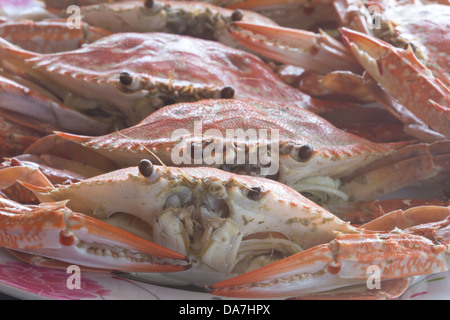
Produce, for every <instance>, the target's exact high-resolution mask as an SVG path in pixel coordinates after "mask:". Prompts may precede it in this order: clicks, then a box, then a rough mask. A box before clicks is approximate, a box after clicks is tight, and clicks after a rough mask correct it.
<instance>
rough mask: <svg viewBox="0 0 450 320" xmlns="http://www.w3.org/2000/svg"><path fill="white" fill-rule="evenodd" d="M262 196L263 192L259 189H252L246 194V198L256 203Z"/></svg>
mask: <svg viewBox="0 0 450 320" xmlns="http://www.w3.org/2000/svg"><path fill="white" fill-rule="evenodd" d="M262 196H263V191H262V189H261V188H260V187H253V188H251V189H250V190H248V192H247V198H249V199H250V200H252V201H258V200H259V199H261V198H262Z"/></svg>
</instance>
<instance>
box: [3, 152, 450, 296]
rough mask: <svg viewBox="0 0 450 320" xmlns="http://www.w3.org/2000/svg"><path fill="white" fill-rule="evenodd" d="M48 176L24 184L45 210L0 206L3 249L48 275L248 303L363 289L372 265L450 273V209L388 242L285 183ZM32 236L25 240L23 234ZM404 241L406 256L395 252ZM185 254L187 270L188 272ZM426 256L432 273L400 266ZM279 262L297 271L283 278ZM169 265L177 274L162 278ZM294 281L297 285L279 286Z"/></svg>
mask: <svg viewBox="0 0 450 320" xmlns="http://www.w3.org/2000/svg"><path fill="white" fill-rule="evenodd" d="M7 174H14V172H12V171H11V170H8V172H7ZM3 177H4V173H2V178H3ZM42 177H43V176H40V178H39V176H35V178H34V179H33V181H32V184H30V183H26V182H22V183H23V184H24V185H25V186H26V187H28V188H29V189H30V190H32V191H33V192H34V193H35V194H36V196H37V197H38V198H39V199H40V201H41V204H40V205H39V206H37V207H25V206H23V205H19V204H14V203H12V202H10V201H8V200H5V199H1V200H2V201H1V202H0V203H1V204H2V207H3V209H2V211H1V214H0V218H1V219H0V223H1V228H0V230H1V235H2V236H1V237H0V241H1V242H0V244H1V246H3V247H6V248H9V249H12V250H18V251H19V252H21V253H19V254H18V255H17V256H18V257H20V258H22V259H25V260H27V261H29V262H30V263H35V264H37V265H39V266H47V267H59V268H61V267H63V268H64V267H66V266H67V264H73V263H76V264H78V265H80V266H83V267H87V268H100V269H112V270H121V269H123V270H126V271H136V272H144V273H146V272H153V273H156V274H153V275H152V274H139V275H140V276H143V277H147V276H148V277H150V278H153V277H157V279H158V280H157V281H158V282H165V281H166V282H167V281H170V280H167V279H165V278H168V279H171V278H174V279H175V280H176V281H177V283H178V284H188V283H192V284H195V285H199V286H203V285H205V284H206V285H209V286H210V287H209V288H210V290H211V291H212V292H213V293H217V294H222V295H238V296H242V295H246V296H247V297H251V296H252V295H248V294H249V293H250V294H255V296H259V297H262V296H296V295H302V294H305V293H308V294H311V293H315V292H321V291H324V290H328V289H335V288H339V287H342V286H348V285H354V284H360V283H365V281H366V279H365V276H362V275H361V273H362V272H363V271H361V269H364V266H366V265H367V264H371V265H377V266H379V267H380V268H384V269H383V270H385V271H383V273H382V275H381V276H382V279H383V280H384V279H392V278H394V279H397V278H405V277H410V276H414V275H420V274H429V273H433V272H441V271H444V270H447V269H448V268H449V266H448V253H449V252H448V239H447V238H448V231H447V230H448V216H449V214H450V212H449V210H448V208H445V207H421V208H419V209H418V211H415V214H408V213H405V214H401V216H402V217H403V218H404V220H405V221H407V222H406V224H404V225H403V226H401V225H399V226H400V227H405V228H406V229H405V231H404V232H401V231H393V232H391V233H389V232H387V233H383V232H370V231H366V230H365V229H361V228H355V227H353V226H351V225H350V224H348V223H346V222H343V221H341V220H340V219H338V218H337V217H336V216H334V215H332V214H331V213H329V212H327V211H326V210H325V209H323V208H321V207H320V206H318V205H316V204H315V203H313V202H311V201H309V200H307V199H306V198H304V197H302V196H301V195H300V194H299V193H298V192H296V191H294V190H293V189H291V188H289V187H287V186H285V185H283V184H280V183H278V182H275V181H271V180H267V179H263V178H256V177H250V176H243V175H235V174H232V173H228V172H224V171H222V170H218V169H213V168H171V167H165V166H156V165H153V164H152V163H151V162H150V161H148V160H142V161H141V162H140V164H139V167H131V168H127V169H121V170H119V171H115V172H111V173H108V174H105V175H101V176H97V177H94V178H91V179H88V180H84V181H80V182H78V183H74V184H70V185H67V186H59V187H54V186H53V185H52V184H51V183H49V182H48V180H46V179H44V178H42ZM94 193H95V194H96V196H95V197H92V194H94ZM77 212H82V213H83V214H80V213H77ZM396 214H397V215H398V214H399V212H397V213H396ZM86 215H87V216H86ZM88 216H90V217H88ZM91 217H93V218H94V219H92V218H91ZM389 217H390V216H385V217H384V219H385V220H386V219H387V218H389ZM446 219H447V220H446ZM99 220H100V221H99ZM388 220H390V219H388ZM396 220H397V221H399V219H398V218H397V219H396ZM383 221H384V220H383ZM394 221H395V220H394ZM400 221H401V220H400ZM424 221H429V222H432V223H431V224H430V225H427V224H423V223H424ZM105 222H106V223H108V224H111V225H113V227H109V226H108V227H106V226H105V225H104V223H105ZM374 223H375V227H374V229H376V230H379V229H378V228H380V226H383V227H385V228H388V227H387V226H386V225H387V224H386V223H385V222H373V224H374ZM417 224H419V226H418V227H411V228H407V227H410V225H417ZM114 226H115V227H114ZM116 227H118V228H116ZM119 228H120V229H119ZM121 229H125V230H126V231H123V230H121ZM367 229H369V230H370V228H369V226H367ZM24 230H26V233H25V234H26V235H27V236H26V237H23V236H19V235H20V234H23V232H24ZM86 231H88V232H86ZM427 231H428V232H427ZM129 232H130V233H134V234H135V235H137V236H138V237H140V238H142V239H136V236H133V235H130V234H129ZM428 238H430V239H431V240H429V239H428ZM132 239H134V240H132ZM130 241H131V242H130ZM149 241H151V242H153V243H155V244H152V243H151V242H149ZM329 241H331V242H330V243H329V244H326V243H327V242H329ZM366 242H368V243H369V244H370V245H367V246H366V245H365V244H364V243H366ZM361 243H362V245H361ZM400 244H401V245H403V248H404V249H403V251H402V252H401V254H399V253H398V252H396V251H393V249H395V248H398V245H400ZM372 246H375V247H377V251H373V249H372ZM162 247H164V248H162ZM352 250H358V251H362V252H366V251H367V250H371V255H370V256H368V258H369V259H362V257H363V256H364V255H361V256H359V255H358V256H357V257H356V261H355V259H353V258H352V256H351V255H349V253H348V252H351V251H352ZM367 253H368V252H367ZM29 255H31V257H30V256H29ZM36 255H37V256H42V257H40V258H36V257H35V256H36ZM155 256H156V257H158V258H155ZM386 256H387V257H389V261H391V266H390V267H389V268H388V267H387V266H386V262H385V258H386ZM185 257H188V258H189V265H187V264H186V263H185V262H184V263H183V261H184V260H186V258H185ZM54 259H56V260H57V261H56V262H55V261H54ZM380 259H381V260H380ZM416 259H419V260H420V261H421V263H422V264H420V266H422V265H423V266H424V267H420V266H419V265H417V268H412V269H411V268H408V269H402V268H400V267H398V268H397V267H396V266H397V263H399V264H403V263H407V264H408V265H409V262H412V261H414V262H416V261H417V260H416ZM293 260H295V261H297V263H296V262H295V261H293ZM58 261H60V262H58ZM446 261H447V262H446ZM347 263H348V264H347ZM360 263H361V264H362V267H361V266H360V265H359V264H360ZM280 264H282V265H287V268H283V269H279V268H278V267H277V266H278V265H280ZM165 268H166V270H165V271H167V272H170V273H165V274H164V275H158V274H157V273H159V272H164V269H165ZM273 269H275V270H276V271H275V272H271V271H272V270H273ZM252 270H253V271H252ZM265 270H269V273H266V272H265ZM177 271H178V272H177ZM364 271H365V269H364ZM247 272H249V273H247ZM286 272H288V273H289V276H288V277H287V278H285V279H281V280H280V281H279V280H277V279H278V278H279V277H285V275H284V274H285V273H286ZM273 273H274V274H275V275H273ZM236 275H238V277H237V278H235V279H230V277H233V276H236ZM352 275H354V276H352ZM164 279H165V280H164ZM241 279H242V280H241ZM260 279H261V280H260ZM217 281H221V282H220V283H219V284H213V283H215V282H217ZM222 281H223V282H222ZM260 281H266V284H264V283H261V284H258V282H260ZM400 281H406V282H407V280H406V279H404V280H400ZM244 283H245V285H244ZM252 283H253V285H252ZM403 283H404V282H403ZM404 289H405V286H404V285H403V286H401V288H400V289H397V290H394V292H390V295H391V296H396V295H398V294H401V292H403V290H404Z"/></svg>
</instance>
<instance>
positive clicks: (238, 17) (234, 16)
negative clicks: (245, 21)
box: [231, 9, 244, 21]
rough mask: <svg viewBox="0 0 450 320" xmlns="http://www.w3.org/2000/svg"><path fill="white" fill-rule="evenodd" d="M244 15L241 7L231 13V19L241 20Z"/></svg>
mask: <svg viewBox="0 0 450 320" xmlns="http://www.w3.org/2000/svg"><path fill="white" fill-rule="evenodd" d="M243 17H244V13H243V12H242V10H240V9H236V10H234V11H233V13H232V14H231V21H241V20H242V18H243Z"/></svg>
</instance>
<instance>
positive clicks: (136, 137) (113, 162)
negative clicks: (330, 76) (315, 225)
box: [27, 99, 449, 205]
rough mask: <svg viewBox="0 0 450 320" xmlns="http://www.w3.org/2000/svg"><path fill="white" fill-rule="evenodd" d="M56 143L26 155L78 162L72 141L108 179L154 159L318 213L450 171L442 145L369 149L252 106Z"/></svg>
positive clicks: (301, 113)
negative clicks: (226, 178) (270, 192)
mask: <svg viewBox="0 0 450 320" xmlns="http://www.w3.org/2000/svg"><path fill="white" fill-rule="evenodd" d="M57 135H58V138H55V137H48V138H46V139H43V140H41V141H39V142H37V143H35V144H34V145H33V146H32V147H30V148H29V149H28V150H27V153H32V154H38V155H39V154H55V155H58V156H61V157H66V156H67V155H68V154H72V155H73V156H75V157H76V153H79V152H80V151H76V152H75V153H74V152H71V151H70V149H72V148H74V150H78V148H79V147H80V146H78V145H75V146H72V144H70V143H66V144H65V143H64V140H69V141H72V142H75V143H76V144H79V145H81V146H83V147H85V148H84V149H85V152H89V151H90V153H88V154H84V155H83V156H82V157H76V158H77V160H79V161H80V162H82V163H84V164H88V165H92V166H94V167H97V168H99V169H100V170H102V169H103V170H106V171H109V170H111V169H114V168H116V169H117V168H121V167H127V166H134V165H137V164H138V162H139V160H140V159H141V158H143V157H150V156H152V154H153V155H155V156H156V157H157V159H159V160H160V161H162V163H164V164H167V165H181V166H212V167H217V168H220V169H223V170H226V171H231V172H234V173H238V174H246V175H253V176H263V177H269V178H272V179H274V180H277V181H280V182H282V183H284V184H286V185H288V186H290V187H292V188H294V189H295V190H297V191H299V192H301V193H303V194H304V195H306V196H308V197H309V198H311V199H313V200H314V201H316V202H317V203H319V204H321V205H331V204H336V203H340V202H348V201H362V200H372V199H376V198H378V197H380V196H382V195H386V194H388V193H390V192H393V191H395V190H398V189H400V188H403V187H406V186H409V185H412V184H414V183H417V182H419V181H422V180H426V179H431V178H434V179H441V181H439V183H442V182H443V181H445V179H448V171H449V168H448V154H449V143H448V142H447V141H443V142H436V143H434V144H425V143H421V144H417V143H414V142H411V141H404V142H399V143H374V142H371V141H368V140H366V139H363V138H360V137H358V136H355V135H353V134H350V133H347V132H344V131H342V130H340V129H338V128H336V127H334V126H333V125H332V124H330V123H329V122H328V121H326V120H324V119H322V118H321V117H319V116H318V115H316V114H314V113H312V112H309V111H306V110H303V109H300V108H297V107H295V106H284V105H275V104H270V103H264V102H259V101H253V100H236V99H231V100H214V99H209V100H204V101H199V102H192V103H180V104H175V105H171V106H167V107H165V108H163V109H161V110H159V111H158V112H155V113H153V114H152V115H150V116H149V117H147V118H146V119H145V120H144V121H142V122H141V123H139V124H137V125H136V126H133V127H131V128H127V129H124V130H122V131H119V132H114V133H111V134H108V135H105V136H100V137H88V136H77V135H72V134H67V133H63V132H58V133H57ZM61 138H62V139H64V140H61ZM100 156H101V157H104V158H100V159H102V160H100V159H99V158H98V157H100ZM155 159H156V158H155Z"/></svg>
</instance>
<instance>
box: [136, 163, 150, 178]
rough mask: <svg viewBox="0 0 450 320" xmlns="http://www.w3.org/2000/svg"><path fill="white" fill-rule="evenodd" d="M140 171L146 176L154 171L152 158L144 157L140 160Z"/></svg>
mask: <svg viewBox="0 0 450 320" xmlns="http://www.w3.org/2000/svg"><path fill="white" fill-rule="evenodd" d="M139 172H140V173H141V174H142V175H143V176H144V177H150V176H151V175H152V173H153V163H152V162H151V161H150V160H147V159H142V160H141V161H140V162H139Z"/></svg>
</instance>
